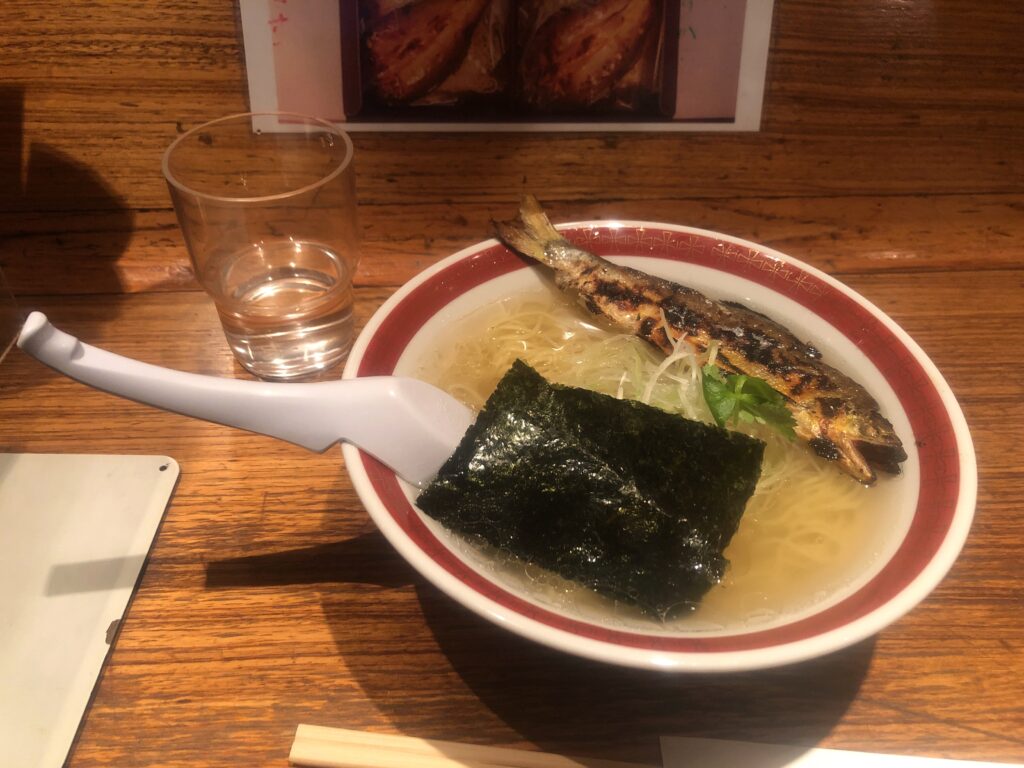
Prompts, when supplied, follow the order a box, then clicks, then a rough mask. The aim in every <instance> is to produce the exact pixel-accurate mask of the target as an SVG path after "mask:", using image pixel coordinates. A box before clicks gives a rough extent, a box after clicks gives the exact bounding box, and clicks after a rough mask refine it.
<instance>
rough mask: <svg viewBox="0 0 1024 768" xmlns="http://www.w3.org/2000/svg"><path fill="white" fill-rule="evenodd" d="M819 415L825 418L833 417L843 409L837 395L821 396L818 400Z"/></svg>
mask: <svg viewBox="0 0 1024 768" xmlns="http://www.w3.org/2000/svg"><path fill="white" fill-rule="evenodd" d="M818 405H819V407H820V409H821V415H822V416H824V417H825V418H826V419H834V418H835V417H836V414H837V413H839V412H841V411H842V410H843V401H842V400H841V399H839V398H838V397H822V398H819V400H818Z"/></svg>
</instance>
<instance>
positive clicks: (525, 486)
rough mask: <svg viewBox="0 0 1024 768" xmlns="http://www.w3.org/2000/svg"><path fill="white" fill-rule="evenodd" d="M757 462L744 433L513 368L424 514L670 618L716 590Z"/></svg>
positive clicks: (429, 494) (435, 486) (758, 447)
mask: <svg viewBox="0 0 1024 768" xmlns="http://www.w3.org/2000/svg"><path fill="white" fill-rule="evenodd" d="M763 453H764V443H762V442H761V441H760V440H756V439H754V438H752V437H748V436H747V435H743V434H740V433H737V432H730V431H727V430H724V429H721V428H719V427H715V426H709V425H707V424H702V423H700V422H696V421H691V420H689V419H685V418H683V417H681V416H677V415H674V414H670V413H666V412H665V411H662V410H660V409H658V408H654V407H651V406H648V405H644V404H643V403H639V402H636V401H632V400H617V399H616V398H613V397H609V396H607V395H603V394H600V393H597V392H591V391H589V390H585V389H578V388H575V387H566V386H561V385H557V384H551V383H549V382H547V381H546V380H545V379H544V378H543V377H542V376H541V375H540V374H538V373H537V372H536V371H535V370H533V369H532V368H530V367H529V366H528V365H526V364H525V363H523V362H522V361H516V362H515V363H514V364H513V366H512V368H510V369H509V371H508V372H507V373H506V374H505V376H504V378H502V379H501V381H500V382H499V383H498V386H497V388H496V389H495V391H494V393H493V394H492V395H491V397H490V398H489V399H488V401H487V403H486V404H485V406H484V408H483V410H482V411H481V413H480V415H479V417H478V418H477V420H476V422H475V423H474V424H473V426H471V427H470V428H469V430H468V431H467V432H466V435H465V436H464V437H463V439H462V441H461V443H460V444H459V447H458V448H457V449H456V450H455V452H454V453H453V454H452V456H451V457H450V458H449V459H448V461H447V462H446V463H445V465H444V466H443V467H442V468H441V471H440V472H439V474H438V476H437V478H436V479H435V480H434V481H433V483H431V485H429V486H428V487H427V488H426V489H425V490H424V491H423V492H422V493H421V494H420V496H419V498H418V499H417V502H416V503H417V505H418V506H419V507H420V509H422V510H423V511H424V512H426V513H427V514H428V515H430V516H431V517H433V518H435V519H436V520H438V521H440V522H441V523H442V524H444V525H445V526H447V527H449V528H451V529H453V530H455V531H457V532H459V533H461V534H464V535H467V536H469V537H471V538H472V537H480V538H482V539H483V540H484V541H486V542H488V543H489V544H491V545H493V546H495V547H498V548H500V549H502V550H505V551H507V552H510V553H512V554H513V555H516V556H517V557H519V558H522V559H524V560H527V561H530V562H533V563H536V564H538V565H540V566H543V567H545V568H547V569H549V570H551V571H554V572H555V573H557V574H559V575H561V576H563V577H565V578H567V579H572V580H574V581H576V582H579V583H581V584H584V585H586V586H587V587H590V588H591V589H593V590H596V591H597V592H599V593H602V594H604V595H607V596H610V597H613V598H616V599H618V600H621V601H624V602H628V603H631V604H634V605H636V606H637V607H639V608H640V609H641V610H642V611H644V612H646V613H649V614H653V615H655V616H658V617H662V618H665V617H668V616H670V615H672V614H675V613H678V612H681V611H685V610H688V609H692V608H693V607H694V606H695V605H696V604H697V603H698V602H699V601H700V599H701V598H702V597H703V596H704V594H705V593H706V592H707V591H708V589H710V588H711V587H712V585H714V584H715V583H717V582H718V581H719V580H720V578H721V576H722V573H723V571H724V569H725V566H726V560H725V558H724V557H723V555H722V552H723V550H724V549H725V547H726V546H727V545H728V543H729V540H730V539H731V538H732V536H733V534H734V533H735V532H736V528H737V526H738V525H739V521H740V517H741V516H742V514H743V509H744V507H745V506H746V503H747V500H748V499H749V498H750V495H751V494H752V493H753V492H754V486H755V485H756V484H757V480H758V477H759V476H760V472H761V459H762V456H763Z"/></svg>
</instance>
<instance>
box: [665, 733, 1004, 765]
mask: <svg viewBox="0 0 1024 768" xmlns="http://www.w3.org/2000/svg"><path fill="white" fill-rule="evenodd" d="M661 757H662V762H663V768H739V767H740V766H742V768H1007V767H1008V766H1009V767H1010V768H1012V767H1013V766H1016V767H1017V768H1020V764H1019V763H985V762H981V763H979V762H976V761H973V760H945V759H940V758H929V757H908V756H905V755H882V754H876V753H872V752H850V751H847V750H838V749H820V748H817V747H816V748H813V749H808V748H806V747H786V746H780V745H776V744H754V743H751V742H745V741H723V740H719V739H692V738H687V737H682V736H662V737H661Z"/></svg>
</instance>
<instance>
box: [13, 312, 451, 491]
mask: <svg viewBox="0 0 1024 768" xmlns="http://www.w3.org/2000/svg"><path fill="white" fill-rule="evenodd" d="M18 346H19V347H20V348H21V349H23V350H24V351H25V352H27V353H28V354H30V355H32V356H33V357H35V358H36V359H37V360H39V361H40V362H43V363H45V364H46V365H48V366H50V367H51V368H54V369H56V370H57V371H60V372H61V373H63V374H65V375H67V376H69V377H71V378H73V379H76V380H77V381H80V382H82V383H83V384H88V385H90V386H92V387H95V388H96V389H100V390H103V391H104V392H109V393H111V394H114V395H119V396H121V397H125V398H128V399H130V400H135V401H137V402H140V403H145V404H147V405H153V406H156V407H158V408H162V409H164V410H168V411H173V412H175V413H180V414H183V415H186V416H193V417H195V418H199V419H203V420H205V421H212V422H215V423H218V424H224V425H226V426H230V427H238V428H239V429H245V430H248V431H250V432H257V433H259V434H263V435H268V436H270V437H277V438H280V439H282V440H286V441H287V442H290V443H295V444H296V445H300V446H302V447H304V448H308V449H309V450H312V451H317V452H322V451H325V450H326V449H327V448H329V447H330V446H331V445H333V444H334V443H336V442H338V441H339V440H347V441H349V442H352V443H354V444H356V445H358V446H359V447H361V448H363V449H364V450H366V451H367V452H369V453H371V454H373V455H374V456H376V457H377V458H379V459H380V460H381V461H383V462H384V463H385V464H387V465H388V466H390V467H391V468H392V469H394V470H395V471H396V472H398V474H399V475H401V476H402V477H404V478H405V479H407V480H409V481H411V482H414V483H421V482H423V481H424V480H427V479H429V478H430V477H431V476H432V475H433V474H434V473H436V471H437V469H438V468H440V466H441V464H442V463H443V462H444V460H445V458H447V456H448V455H449V454H450V453H451V452H452V451H453V450H454V448H455V446H456V445H457V444H458V441H459V439H460V438H461V437H462V434H463V433H464V432H465V429H466V428H467V427H468V426H469V423H470V420H471V415H470V413H469V410H468V409H466V408H465V407H464V406H462V405H461V404H460V403H458V402H457V401H455V400H454V399H453V398H451V397H450V396H448V395H447V394H445V393H443V392H441V391H440V390H438V389H436V388H435V387H432V386H430V385H429V384H426V383H424V382H420V381H416V380H415V379H403V378H399V377H392V376H378V377H368V378H361V379H349V380H345V381H332V382H317V383H289V384H274V383H270V382H262V381H241V380H237V379H226V378H220V377H216V376H202V375H199V374H194V373H185V372H182V371H174V370H170V369H168V368H161V367H160V366H156V365H150V364H148V363H143V362H139V361H137V360H132V359H130V358H127V357H122V356H120V355H116V354H114V353H112V352H107V351H106V350H103V349H99V348H97V347H93V346H90V345H88V344H85V343H83V342H81V341H79V340H78V339H76V338H75V337H74V336H71V335H69V334H67V333H64V332H63V331H61V330H59V329H57V328H55V327H54V326H52V325H51V324H50V322H49V321H48V320H47V318H46V316H45V315H43V314H42V313H40V312H33V313H32V314H30V315H29V317H28V319H27V320H26V321H25V325H24V327H23V328H22V331H21V335H20V336H19V337H18Z"/></svg>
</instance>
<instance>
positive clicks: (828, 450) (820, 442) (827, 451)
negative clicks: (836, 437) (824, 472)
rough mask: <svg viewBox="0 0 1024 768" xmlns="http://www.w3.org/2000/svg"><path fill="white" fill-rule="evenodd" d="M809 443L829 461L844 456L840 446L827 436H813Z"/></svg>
mask: <svg viewBox="0 0 1024 768" xmlns="http://www.w3.org/2000/svg"><path fill="white" fill-rule="evenodd" d="M808 444H809V445H810V446H811V449H812V450H813V451H814V452H815V453H816V454H818V455H819V456H821V458H823V459H826V460H828V461H838V460H839V458H840V457H841V456H842V454H841V453H840V452H839V446H837V445H836V444H835V443H834V442H833V441H832V440H830V439H829V438H827V437H812V438H811V439H810V440H808Z"/></svg>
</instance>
